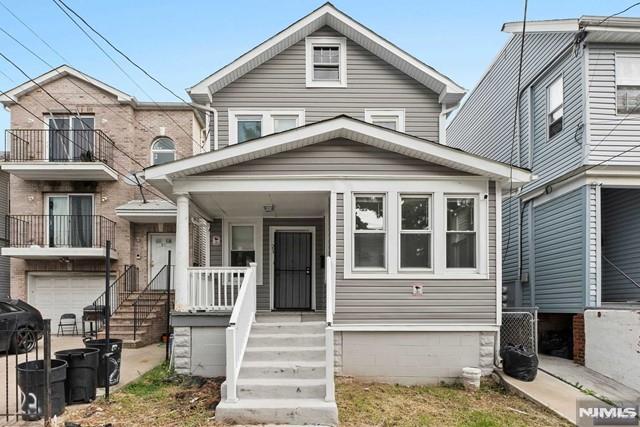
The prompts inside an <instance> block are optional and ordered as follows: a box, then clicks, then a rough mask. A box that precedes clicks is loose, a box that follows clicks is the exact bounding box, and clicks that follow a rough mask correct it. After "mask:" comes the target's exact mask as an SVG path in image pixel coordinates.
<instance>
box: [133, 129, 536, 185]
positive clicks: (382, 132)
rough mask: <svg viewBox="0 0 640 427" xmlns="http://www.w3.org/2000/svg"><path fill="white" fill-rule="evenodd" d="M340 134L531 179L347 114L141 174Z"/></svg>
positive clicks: (208, 164) (184, 171) (181, 172)
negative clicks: (349, 116)
mask: <svg viewBox="0 0 640 427" xmlns="http://www.w3.org/2000/svg"><path fill="white" fill-rule="evenodd" d="M338 137H343V138H347V139H350V140H353V141H356V142H361V143H365V144H369V145H373V146H378V147H380V148H383V149H386V150H388V151H394V150H393V149H392V148H394V147H396V148H398V150H397V152H402V154H404V155H408V156H412V157H415V158H419V159H422V160H425V161H430V162H434V163H437V164H441V165H444V166H447V167H451V168H453V169H459V170H462V171H465V172H469V173H473V174H478V175H483V176H488V177H491V178H493V179H496V180H499V181H501V182H502V183H503V185H504V184H505V181H509V182H510V181H513V185H514V186H515V187H518V186H520V185H522V184H526V183H527V182H529V181H531V173H530V172H529V171H527V170H524V169H520V168H517V167H511V166H509V165H508V164H505V163H500V162H496V161H494V160H491V159H487V158H484V157H480V156H476V155H474V154H470V153H466V152H464V151H461V150H458V149H455V148H452V147H448V146H445V145H441V144H438V143H434V142H429V141H425V140H423V139H420V138H417V137H413V136H410V135H407V134H403V133H400V132H395V131H392V130H389V129H385V128H382V127H379V126H374V125H371V124H369V123H365V122H362V121H359V120H355V119H351V118H347V117H338V118H335V119H332V120H327V121H324V122H319V123H315V124H312V125H308V126H304V127H300V128H296V129H292V130H290V131H286V132H282V133H278V134H275V135H268V136H265V137H262V138H258V139H256V140H253V141H251V142H248V143H243V144H236V145H234V146H232V147H227V148H225V149H223V150H219V151H213V152H209V153H203V154H200V155H197V156H193V157H189V158H186V159H181V160H177V161H174V162H171V163H166V164H163V165H158V166H153V167H150V168H148V169H146V170H145V172H144V176H145V179H146V180H157V179H159V178H162V179H164V178H165V177H167V178H170V179H172V178H174V177H181V176H187V175H190V174H193V173H202V172H206V171H209V170H215V169H217V168H220V167H224V166H229V165H233V164H237V163H241V162H243V161H247V160H250V159H255V158H260V157H265V156H267V155H270V154H274V153H278V152H282V151H287V150H288V149H291V148H298V147H301V146H305V145H310V144H313V143H316V142H319V141H325V140H329V139H334V138H338ZM389 145H390V147H389Z"/></svg>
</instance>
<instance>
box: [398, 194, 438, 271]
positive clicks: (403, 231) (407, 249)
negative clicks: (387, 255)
mask: <svg viewBox="0 0 640 427" xmlns="http://www.w3.org/2000/svg"><path fill="white" fill-rule="evenodd" d="M431 241H432V240H431V197H430V196H426V195H403V196H400V268H401V269H403V270H404V269H407V270H413V269H420V270H426V269H430V268H431Z"/></svg>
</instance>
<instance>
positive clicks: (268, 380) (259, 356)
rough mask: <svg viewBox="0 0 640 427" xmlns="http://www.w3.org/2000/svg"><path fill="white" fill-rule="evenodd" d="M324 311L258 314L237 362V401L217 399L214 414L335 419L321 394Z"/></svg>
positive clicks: (313, 421)
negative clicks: (238, 366) (316, 313)
mask: <svg viewBox="0 0 640 427" xmlns="http://www.w3.org/2000/svg"><path fill="white" fill-rule="evenodd" d="M325 327H326V323H325V322H324V316H319V315H313V314H307V313H304V314H301V313H291V314H289V313H286V314H280V313H269V314H258V316H256V323H254V324H253V326H252V328H251V334H250V336H249V342H248V344H247V349H246V351H245V356H244V360H243V361H242V363H241V365H240V375H239V378H238V387H237V393H238V400H237V402H228V401H226V395H227V393H226V382H225V383H224V384H223V387H222V397H223V400H222V401H221V402H220V404H219V405H218V407H217V408H216V420H217V421H221V422H225V423H230V424H294V425H305V424H306V425H329V426H334V425H337V424H338V408H337V406H336V403H335V402H328V401H326V400H325V393H326V385H327V383H326V381H327V380H326V376H325V372H326V371H325V369H326V363H325V357H326V356H325V346H324V340H325Z"/></svg>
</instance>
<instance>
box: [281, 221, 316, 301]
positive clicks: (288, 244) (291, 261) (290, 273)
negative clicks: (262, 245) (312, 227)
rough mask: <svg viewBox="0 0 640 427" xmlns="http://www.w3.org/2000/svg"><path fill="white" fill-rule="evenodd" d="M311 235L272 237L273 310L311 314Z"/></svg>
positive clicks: (294, 233) (295, 233)
mask: <svg viewBox="0 0 640 427" xmlns="http://www.w3.org/2000/svg"><path fill="white" fill-rule="evenodd" d="M312 243H313V238H312V233H311V232H310V231H276V232H275V233H274V259H273V284H274V289H273V297H274V301H273V307H274V308H275V309H276V310H311V308H312V307H311V292H312V280H311V279H312V274H313V272H312V271H311V268H312V257H313V252H312V246H311V245H312Z"/></svg>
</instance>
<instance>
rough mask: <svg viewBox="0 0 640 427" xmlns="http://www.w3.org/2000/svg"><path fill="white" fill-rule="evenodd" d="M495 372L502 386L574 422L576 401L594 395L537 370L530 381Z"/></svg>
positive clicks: (586, 399)
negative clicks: (535, 375)
mask: <svg viewBox="0 0 640 427" xmlns="http://www.w3.org/2000/svg"><path fill="white" fill-rule="evenodd" d="M496 373H497V374H498V376H499V377H500V379H501V380H502V383H503V384H504V386H505V387H506V388H507V389H509V390H511V391H513V392H514V393H516V394H518V395H520V396H522V397H524V398H525V399H529V400H532V401H534V402H536V403H538V404H539V405H542V406H545V407H547V408H549V409H550V410H551V411H553V412H555V413H556V414H558V415H559V416H560V417H562V418H564V419H566V420H567V421H569V422H571V423H573V424H576V402H577V401H578V400H581V401H588V400H593V401H594V402H598V400H597V399H596V398H594V397H591V396H588V395H586V394H584V393H582V392H581V391H580V390H578V389H577V388H575V387H572V386H570V385H569V384H567V383H565V382H564V381H561V380H559V379H558V378H556V377H554V376H552V375H549V374H547V373H546V372H543V371H541V370H538V375H537V377H536V379H535V380H533V381H531V382H526V381H520V380H516V379H515V378H511V377H510V376H508V375H506V374H504V373H503V372H502V370H498V369H496Z"/></svg>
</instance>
